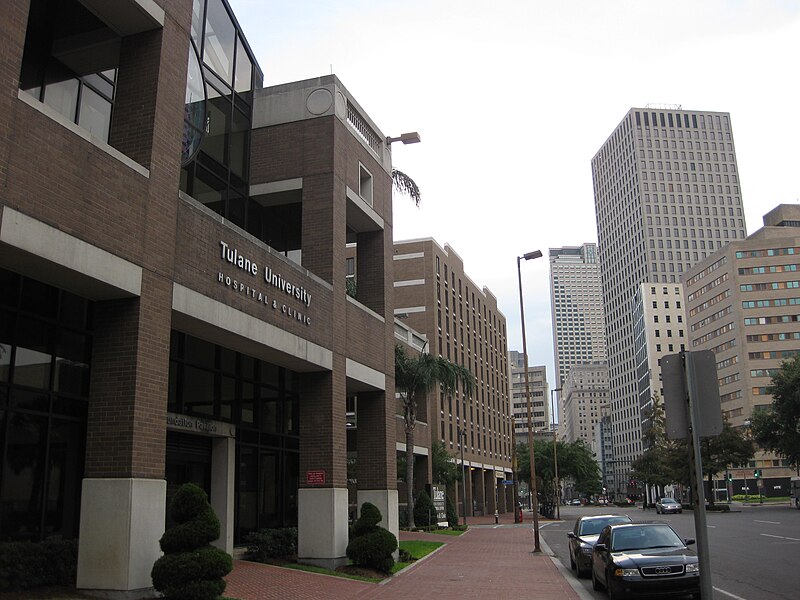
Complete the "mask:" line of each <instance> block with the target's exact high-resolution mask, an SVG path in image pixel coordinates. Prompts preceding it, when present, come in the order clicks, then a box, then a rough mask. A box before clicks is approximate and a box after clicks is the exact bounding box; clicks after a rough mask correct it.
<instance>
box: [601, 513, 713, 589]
mask: <svg viewBox="0 0 800 600" xmlns="http://www.w3.org/2000/svg"><path fill="white" fill-rule="evenodd" d="M690 544H694V540H693V539H688V540H684V539H681V537H680V536H679V535H678V534H677V533H675V531H674V530H673V529H672V527H670V526H669V525H667V524H666V523H631V524H627V525H609V526H608V527H606V528H605V529H603V531H602V532H601V533H600V537H599V538H598V539H597V543H596V544H595V546H594V551H593V552H592V587H593V588H594V589H595V590H600V589H603V588H605V589H606V590H607V591H608V597H609V600H618V599H619V598H631V597H633V598H667V597H676V596H677V597H681V596H683V597H685V596H689V595H691V596H692V597H694V598H700V567H699V565H698V562H697V555H696V554H695V553H694V552H693V551H692V550H689V549H688V548H687V546H689V545H690Z"/></svg>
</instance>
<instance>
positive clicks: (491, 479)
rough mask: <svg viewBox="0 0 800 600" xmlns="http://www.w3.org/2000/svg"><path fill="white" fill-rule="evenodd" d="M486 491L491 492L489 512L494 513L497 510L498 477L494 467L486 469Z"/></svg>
mask: <svg viewBox="0 0 800 600" xmlns="http://www.w3.org/2000/svg"><path fill="white" fill-rule="evenodd" d="M486 491H487V492H488V493H489V498H488V500H489V514H490V515H493V514H494V513H495V511H497V510H498V509H497V477H496V476H495V473H494V469H492V470H490V471H486Z"/></svg>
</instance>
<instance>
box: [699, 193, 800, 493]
mask: <svg viewBox="0 0 800 600" xmlns="http://www.w3.org/2000/svg"><path fill="white" fill-rule="evenodd" d="M798 272H800V206H797V205H794V204H782V205H780V206H778V207H776V208H775V209H773V210H772V211H770V212H769V213H767V214H766V215H764V227H762V228H761V229H759V230H758V231H756V232H755V233H753V234H752V235H750V236H749V237H748V238H747V239H746V240H741V241H737V242H734V243H731V244H730V245H729V246H726V247H725V248H723V249H722V250H719V251H717V252H715V253H714V254H712V255H711V256H709V257H708V258H706V259H705V260H703V261H701V262H699V263H698V264H697V265H695V266H694V267H692V268H691V269H690V270H689V271H688V272H687V273H686V284H685V285H686V299H687V307H686V308H687V310H688V314H687V319H688V323H687V325H688V327H687V331H688V332H689V342H688V344H687V347H688V349H689V350H712V351H713V352H714V354H715V356H716V360H717V375H718V377H719V392H720V401H721V405H722V414H723V415H724V417H725V418H726V419H727V421H728V422H729V423H730V424H731V425H732V426H733V427H737V428H746V427H747V425H748V423H749V420H750V418H751V416H752V414H753V412H754V411H758V410H763V409H764V408H766V407H767V406H769V405H770V404H771V403H772V396H771V395H770V394H769V392H768V391H767V390H768V387H769V385H770V383H771V381H772V375H773V374H775V372H776V371H777V370H778V369H779V368H780V366H781V363H782V362H783V361H784V360H789V359H791V358H792V357H793V356H795V355H796V354H797V348H798V343H799V342H798V340H800V326H798V325H800V324H799V323H798V320H800V319H799V318H798V316H797V307H798V306H800V276H798ZM752 466H754V467H757V468H759V469H764V470H765V473H764V476H765V477H764V478H765V479H766V478H769V477H788V476H789V475H794V474H795V473H792V472H791V471H790V470H789V469H788V467H789V464H788V462H787V461H786V460H785V459H781V458H780V457H779V456H774V455H772V454H766V453H764V452H761V451H759V452H758V453H757V454H756V457H755V464H754V465H752ZM750 475H752V470H750ZM746 476H747V471H745V470H734V471H733V477H734V478H735V479H737V480H738V479H744V478H745V477H746Z"/></svg>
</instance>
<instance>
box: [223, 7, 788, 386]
mask: <svg viewBox="0 0 800 600" xmlns="http://www.w3.org/2000/svg"><path fill="white" fill-rule="evenodd" d="M230 4H231V6H232V8H233V10H234V12H235V13H236V15H237V18H238V19H239V22H240V23H241V24H242V26H243V28H244V30H245V35H246V36H247V38H248V41H249V42H250V45H251V46H252V48H253V50H254V51H255V53H256V56H257V59H258V61H259V63H260V65H261V68H262V70H263V71H264V84H265V85H267V86H269V85H275V84H279V83H286V82H289V81H296V80H300V79H307V78H310V77H317V76H320V75H327V74H330V73H331V72H333V73H335V74H336V75H337V76H338V77H339V78H340V79H341V81H342V83H344V85H345V86H346V87H347V88H348V90H349V91H350V92H351V93H352V94H353V95H354V96H355V98H356V100H357V101H358V102H359V103H360V104H361V106H362V107H363V108H364V109H365V110H366V112H367V113H368V114H369V115H370V117H371V118H372V119H373V121H374V122H375V123H376V124H377V125H378V127H379V128H380V129H381V130H382V131H383V133H384V134H386V135H399V134H400V133H401V132H406V131H419V133H420V135H421V136H422V143H421V144H415V145H410V146H402V145H400V144H395V145H394V147H393V151H394V163H395V166H396V167H397V168H399V169H401V170H403V171H405V172H406V173H408V174H409V175H411V176H412V177H413V178H414V179H415V180H416V182H417V183H418V184H419V186H420V188H421V190H422V193H423V202H422V206H421V207H420V208H419V209H417V208H414V207H413V206H412V204H411V202H410V201H409V200H406V199H405V198H403V197H396V198H395V211H394V232H395V239H398V240H400V239H408V238H416V237H432V238H434V239H436V240H437V241H438V242H439V244H440V245H442V246H444V244H446V243H447V244H450V245H451V247H452V248H453V249H454V250H455V251H456V252H458V254H459V255H460V256H461V257H462V258H463V259H464V263H465V268H466V270H467V273H468V274H469V275H470V277H471V278H472V279H473V281H475V283H477V284H478V285H481V286H483V285H485V286H487V287H488V288H489V289H490V290H492V292H493V293H494V294H495V295H496V296H497V298H498V302H499V304H500V309H501V311H502V312H503V313H504V314H505V316H506V318H507V321H508V331H509V349H519V350H521V343H522V342H521V340H522V335H521V331H520V326H519V297H518V291H517V290H518V288H517V270H516V257H517V256H518V255H521V254H524V253H526V252H529V251H531V250H535V249H541V250H542V251H543V252H544V253H545V256H546V255H547V249H548V248H551V247H559V246H570V245H579V244H581V243H583V242H587V241H596V240H597V232H596V228H595V216H594V199H593V192H592V177H591V168H590V160H591V158H592V156H593V155H594V154H595V152H596V151H597V150H598V149H599V147H600V146H601V145H602V143H603V142H604V141H605V139H606V137H607V136H608V135H609V134H610V133H611V131H612V130H613V129H614V127H616V125H617V124H618V123H619V122H620V120H621V119H622V117H623V116H624V115H625V114H626V112H627V111H628V109H629V108H631V107H633V106H644V105H645V104H648V103H658V104H680V105H681V106H682V107H683V108H684V109H687V110H714V111H727V112H730V114H731V122H732V127H733V133H734V139H735V143H736V151H737V158H738V162H739V170H740V181H741V188H742V194H743V200H744V206H745V211H746V216H747V225H748V232H749V233H752V232H753V231H755V230H756V229H758V228H759V227H760V226H761V223H762V221H761V217H762V215H763V214H764V213H766V212H767V211H769V210H770V209H772V208H773V207H774V206H775V205H777V204H779V203H793V202H797V201H798V198H800V189H799V188H798V171H800V169H798V166H799V164H798V163H800V160H799V159H800V145H799V144H798V140H800V110H798V100H800V83H799V79H798V70H799V69H798V58H800V52H798V51H799V50H800V2H796V1H794V0H729V1H724V0H671V1H669V2H654V1H647V0H560V1H543V0H494V1H480V2H479V1H475V0H402V1H400V0H369V1H367V0H338V1H337V0H327V1H325V0H297V1H292V0H282V1H280V2H277V1H274V0H230ZM548 282H549V280H548V263H547V260H546V259H538V260H535V261H530V262H528V263H523V285H524V291H525V317H526V328H527V337H528V351H529V354H530V356H531V359H530V360H531V364H546V365H548V380H549V381H550V382H551V383H552V382H553V381H554V379H555V377H554V370H553V349H552V333H551V325H550V318H551V317H550V300H549V292H548V286H549V283H548Z"/></svg>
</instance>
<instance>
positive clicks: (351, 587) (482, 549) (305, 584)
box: [225, 513, 579, 600]
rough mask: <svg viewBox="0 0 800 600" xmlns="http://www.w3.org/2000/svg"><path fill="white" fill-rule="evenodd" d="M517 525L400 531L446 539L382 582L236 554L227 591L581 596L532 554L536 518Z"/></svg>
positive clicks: (475, 521)
mask: <svg viewBox="0 0 800 600" xmlns="http://www.w3.org/2000/svg"><path fill="white" fill-rule="evenodd" d="M529 516H530V514H529V513H528V514H527V515H526V519H525V522H524V523H522V524H519V525H516V526H514V524H513V514H508V515H501V516H500V525H502V527H491V526H490V525H494V517H493V516H490V517H474V518H470V519H469V524H470V526H472V527H471V528H470V530H469V531H467V532H466V533H464V534H463V535H461V536H458V537H455V536H442V535H436V534H426V533H419V532H413V533H412V532H405V531H403V532H400V539H401V540H409V539H425V540H435V541H439V542H444V543H445V544H446V545H445V546H443V547H442V548H440V549H439V550H438V551H436V552H434V553H433V554H432V555H429V556H427V557H425V558H424V559H423V560H421V561H418V562H416V563H414V564H413V565H411V566H410V567H408V568H407V569H405V570H404V571H403V572H401V573H399V574H397V575H395V576H394V577H392V578H391V579H390V580H388V581H387V582H385V583H382V584H372V583H364V582H359V581H352V580H348V579H343V578H339V577H332V576H327V575H317V574H314V573H306V572H303V571H296V570H293V569H282V568H279V567H273V566H269V565H261V564H257V563H249V562H245V561H239V560H237V561H234V568H233V572H232V573H231V574H230V575H229V576H228V577H227V581H228V587H227V589H226V590H225V595H226V596H228V597H231V598H238V599H239V600H273V599H274V600H317V599H319V600H328V599H339V598H341V599H350V598H353V599H358V600H373V599H374V600H408V599H414V598H423V597H434V598H436V599H437V600H455V599H458V600H463V599H465V598H480V599H484V598H515V597H517V598H525V599H526V600H560V599H565V600H579V596H578V595H577V594H576V593H575V591H574V590H573V589H572V587H571V586H570V584H569V582H567V580H566V579H565V578H564V576H563V575H562V574H561V572H559V570H558V569H557V568H556V566H555V564H554V563H553V560H552V559H551V558H550V556H549V555H548V554H546V553H544V552H542V553H541V554H536V555H534V554H533V553H532V550H533V532H532V524H531V522H530V519H529V518H528V517H529Z"/></svg>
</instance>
